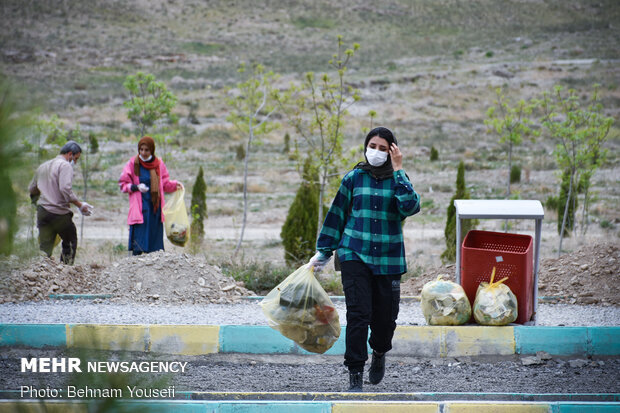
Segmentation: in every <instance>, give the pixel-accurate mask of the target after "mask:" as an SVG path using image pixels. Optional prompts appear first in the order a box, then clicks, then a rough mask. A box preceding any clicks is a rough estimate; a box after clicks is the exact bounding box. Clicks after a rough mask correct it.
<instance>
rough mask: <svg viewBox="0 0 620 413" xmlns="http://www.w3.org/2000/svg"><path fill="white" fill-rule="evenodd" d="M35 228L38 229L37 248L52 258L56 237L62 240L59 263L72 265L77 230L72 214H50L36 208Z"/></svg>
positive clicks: (40, 208)
mask: <svg viewBox="0 0 620 413" xmlns="http://www.w3.org/2000/svg"><path fill="white" fill-rule="evenodd" d="M37 228H39V248H40V249H41V251H43V252H45V253H46V254H47V256H48V257H51V256H52V251H53V249H54V241H55V240H56V235H59V236H60V238H61V239H62V251H61V253H60V261H62V262H63V263H65V264H69V265H73V261H74V260H75V252H76V250H77V230H76V228H75V224H74V223H73V213H72V212H69V213H68V214H65V215H57V214H52V213H51V212H49V211H47V210H46V209H45V208H43V207H41V206H38V207H37Z"/></svg>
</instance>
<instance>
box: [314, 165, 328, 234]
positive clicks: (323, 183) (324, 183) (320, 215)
mask: <svg viewBox="0 0 620 413" xmlns="http://www.w3.org/2000/svg"><path fill="white" fill-rule="evenodd" d="M325 186H327V168H324V170H323V176H321V182H320V190H319V211H318V212H319V213H318V214H317V216H318V222H317V226H316V239H317V240H318V239H319V235H320V234H321V229H322V227H323V198H324V193H325Z"/></svg>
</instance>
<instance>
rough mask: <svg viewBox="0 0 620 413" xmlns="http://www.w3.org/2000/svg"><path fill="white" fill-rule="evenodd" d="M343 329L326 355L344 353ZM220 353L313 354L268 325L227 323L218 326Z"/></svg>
mask: <svg viewBox="0 0 620 413" xmlns="http://www.w3.org/2000/svg"><path fill="white" fill-rule="evenodd" d="M344 336H345V331H344V330H342V331H341V332H340V337H339V338H338V340H337V341H336V342H335V343H334V345H333V346H332V347H331V348H330V349H329V350H327V351H326V352H325V354H326V355H341V354H344V348H345V338H344ZM220 353H251V354H315V353H311V352H309V351H306V350H304V349H303V348H301V347H299V346H298V345H297V344H296V343H295V342H294V341H292V340H290V339H288V338H286V337H284V336H283V335H282V334H280V333H279V332H278V331H276V330H274V329H273V328H271V327H269V326H239V325H227V326H221V327H220Z"/></svg>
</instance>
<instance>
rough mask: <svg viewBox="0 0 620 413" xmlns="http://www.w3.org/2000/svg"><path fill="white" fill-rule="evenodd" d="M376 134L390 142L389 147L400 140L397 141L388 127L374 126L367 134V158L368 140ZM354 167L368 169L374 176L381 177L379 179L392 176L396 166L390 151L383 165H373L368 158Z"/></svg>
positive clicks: (365, 144) (365, 146)
mask: <svg viewBox="0 0 620 413" xmlns="http://www.w3.org/2000/svg"><path fill="white" fill-rule="evenodd" d="M375 136H378V137H380V138H383V139H385V140H386V141H387V143H388V148H391V147H392V143H394V144H396V145H398V142H396V138H395V137H394V134H393V133H392V131H391V130H389V129H388V128H384V127H382V126H379V127H377V128H374V129H373V130H371V131H370V132H368V135H366V140H365V141H364V158H366V148H367V147H368V142H369V141H370V140H371V139H372V138H374V137H375ZM354 169H363V170H364V171H368V173H370V175H371V176H372V177H373V178H375V179H379V180H383V179H387V178H391V177H392V176H393V174H394V168H393V167H392V159H391V157H390V155H389V153H388V157H387V160H386V161H385V163H384V164H383V165H381V166H372V165H371V164H370V163H369V162H368V159H367V158H366V162H360V163H358V164H357V165H355V168H354Z"/></svg>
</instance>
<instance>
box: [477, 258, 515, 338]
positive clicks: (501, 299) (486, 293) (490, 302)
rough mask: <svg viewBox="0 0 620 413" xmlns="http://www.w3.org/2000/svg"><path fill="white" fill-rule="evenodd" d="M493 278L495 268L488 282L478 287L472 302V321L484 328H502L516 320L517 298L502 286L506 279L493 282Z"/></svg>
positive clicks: (507, 288) (504, 285) (506, 287)
mask: <svg viewBox="0 0 620 413" xmlns="http://www.w3.org/2000/svg"><path fill="white" fill-rule="evenodd" d="M493 278H495V267H493V272H492V273H491V280H490V282H489V283H486V282H482V283H480V285H479V286H478V291H477V292H476V299H475V300H474V319H475V320H476V322H478V324H482V325H485V326H504V325H506V324H509V323H513V322H514V321H515V320H516V319H517V316H518V309H517V308H518V307H517V296H516V295H515V294H514V293H513V292H512V291H511V290H510V287H508V286H507V285H506V284H504V281H506V280H507V279H508V277H505V278H502V279H501V280H499V281H495V282H493Z"/></svg>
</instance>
